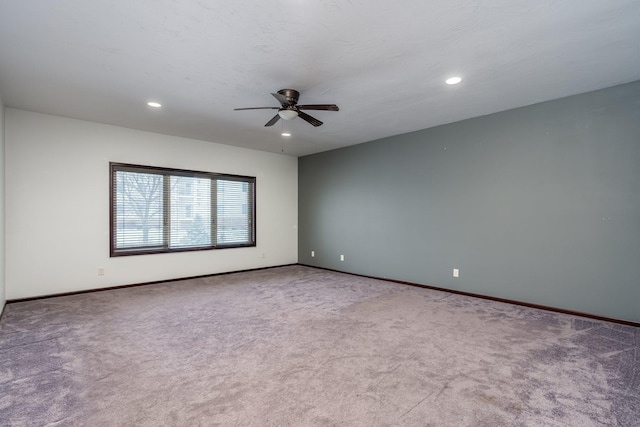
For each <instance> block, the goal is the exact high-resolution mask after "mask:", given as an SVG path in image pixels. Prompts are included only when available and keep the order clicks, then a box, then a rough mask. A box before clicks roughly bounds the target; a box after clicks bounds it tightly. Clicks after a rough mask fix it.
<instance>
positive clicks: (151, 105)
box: [147, 101, 162, 108]
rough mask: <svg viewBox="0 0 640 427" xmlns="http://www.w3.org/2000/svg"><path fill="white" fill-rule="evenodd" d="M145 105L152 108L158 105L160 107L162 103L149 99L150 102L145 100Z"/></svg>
mask: <svg viewBox="0 0 640 427" xmlns="http://www.w3.org/2000/svg"><path fill="white" fill-rule="evenodd" d="M147 105H148V106H149V107H153V108H160V107H162V104H160V103H159V102H153V101H151V102H147Z"/></svg>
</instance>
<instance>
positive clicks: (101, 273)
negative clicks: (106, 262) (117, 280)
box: [98, 267, 104, 276]
mask: <svg viewBox="0 0 640 427" xmlns="http://www.w3.org/2000/svg"><path fill="white" fill-rule="evenodd" d="M98 276H104V268H102V267H98Z"/></svg>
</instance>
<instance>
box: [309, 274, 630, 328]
mask: <svg viewBox="0 0 640 427" xmlns="http://www.w3.org/2000/svg"><path fill="white" fill-rule="evenodd" d="M300 265H303V266H305V267H312V268H318V269H321V270H328V271H335V272H337V273H344V274H351V275H353V276H359V277H366V278H368V279H376V280H386V281H387V282H393V283H400V284H402V285H409V286H415V287H418V288H425V289H433V290H435V291H442V292H448V293H450V294H457V295H464V296H467V297H473V298H481V299H486V300H491V301H497V302H504V303H507V304H514V305H520V306H523V307H530V308H536V309H538V310H546V311H553V312H555V313H562V314H569V315H572V316H579V317H585V318H588V319H595V320H602V321H605V322H612V323H618V324H621V325H627V326H635V327H636V328H638V327H640V323H637V322H631V321H629V320H622V319H613V318H610V317H604V316H598V315H596V314H590V313H582V312H578V311H572V310H565V309H562V308H556V307H548V306H546V305H539V304H531V303H528V302H523V301H516V300H510V299H506V298H498V297H492V296H488V295H482V294H474V293H471V292H465V291H457V290H455V289H447V288H439V287H437V286H431V285H423V284H420V283H413V282H405V281H403V280H395V279H387V278H384V277H375V276H368V275H366V274H357V273H349V272H347V271H340V270H334V269H331V268H324V267H317V266H315V265H308V264H300Z"/></svg>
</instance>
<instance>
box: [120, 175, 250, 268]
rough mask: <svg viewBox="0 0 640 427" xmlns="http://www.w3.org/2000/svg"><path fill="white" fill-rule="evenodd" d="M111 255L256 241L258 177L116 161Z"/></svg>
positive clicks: (224, 245)
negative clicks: (256, 180)
mask: <svg viewBox="0 0 640 427" xmlns="http://www.w3.org/2000/svg"><path fill="white" fill-rule="evenodd" d="M110 171H111V215H110V218H111V256H120V255H137V254H150V253H160V252H174V251H186V250H203V249H221V248H235V247H242V246H255V245H256V239H255V235H256V227H255V178H254V177H247V176H236V175H224V174H218V173H209V172H196V171H187V170H179V169H167V168H155V167H150V166H138V165H127V164H121V163H111V164H110Z"/></svg>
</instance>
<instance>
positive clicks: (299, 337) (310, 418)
mask: <svg viewBox="0 0 640 427" xmlns="http://www.w3.org/2000/svg"><path fill="white" fill-rule="evenodd" d="M639 329H640V328H634V327H631V326H624V325H618V324H613V323H607V322H602V321H595V320H589V319H585V318H581V317H575V316H570V315H564V314H558V313H552V312H547V311H541V310H536V309H531V308H525V307H520V306H514V305H509V304H504V303H499V302H493V301H487V300H483V299H476V298H471V297H465V296H460V295H455V294H450V293H446V292H440V291H434V290H429V289H422V288H416V287H411V286H406V285H401V284H397V283H391V282H386V281H381V280H373V279H367V278H363V277H358V276H353V275H348V274H341V273H336V272H331V271H325V270H320V269H314V268H310V267H303V266H287V267H279V268H273V269H266V270H258V271H251V272H243V273H235V274H227V275H219V276H213V277H208V278H200V279H192V280H183V281H175V282H168V283H161V284H154V285H148V286H140V287H134V288H127V289H118V290H110V291H102V292H95V293H87V294H80V295H72V296H64V297H56V298H47V299H41V300H35V301H26V302H19V303H11V304H8V305H7V306H6V308H5V313H4V315H3V318H2V321H1V323H0V425H2V426H556V427H560V426H581V427H584V426H616V425H617V426H638V425H640V421H639V420H640V374H639V371H640V357H639V356H640V331H639Z"/></svg>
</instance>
